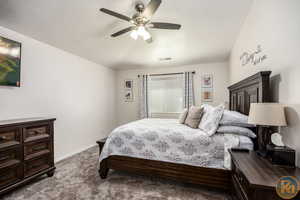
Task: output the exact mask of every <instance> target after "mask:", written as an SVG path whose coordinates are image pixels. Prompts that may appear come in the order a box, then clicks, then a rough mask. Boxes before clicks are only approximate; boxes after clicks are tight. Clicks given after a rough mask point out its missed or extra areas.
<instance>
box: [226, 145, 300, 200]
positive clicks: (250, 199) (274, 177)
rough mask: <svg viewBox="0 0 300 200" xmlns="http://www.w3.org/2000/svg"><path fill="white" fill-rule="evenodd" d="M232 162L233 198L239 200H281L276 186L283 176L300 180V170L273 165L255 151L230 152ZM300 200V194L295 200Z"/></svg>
mask: <svg viewBox="0 0 300 200" xmlns="http://www.w3.org/2000/svg"><path fill="white" fill-rule="evenodd" d="M229 152H230V154H231V161H232V184H233V196H234V198H236V199H239V200H281V198H280V197H279V196H278V195H277V193H276V186H277V183H278V181H279V179H280V178H281V177H283V176H294V177H298V179H299V178H300V169H299V168H290V167H283V166H276V165H272V163H271V162H270V161H268V160H267V159H265V158H262V157H260V156H257V155H256V153H255V152H254V151H250V152H239V151H232V150H230V151H229ZM299 181H300V180H299ZM293 199H294V200H296V199H298V200H299V199H300V193H298V195H297V196H296V197H295V198H293Z"/></svg>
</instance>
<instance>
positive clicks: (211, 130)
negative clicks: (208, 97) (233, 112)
mask: <svg viewBox="0 0 300 200" xmlns="http://www.w3.org/2000/svg"><path fill="white" fill-rule="evenodd" d="M202 107H203V108H204V114H203V117H202V119H201V122H200V124H199V128H200V129H201V130H203V131H204V132H206V133H207V134H208V135H209V136H212V135H213V134H215V133H216V132H217V129H218V127H219V122H220V120H221V118H222V115H223V112H224V105H219V106H217V107H213V106H210V105H203V106H202Z"/></svg>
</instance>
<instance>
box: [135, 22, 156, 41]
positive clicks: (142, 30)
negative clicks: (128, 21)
mask: <svg viewBox="0 0 300 200" xmlns="http://www.w3.org/2000/svg"><path fill="white" fill-rule="evenodd" d="M130 36H131V37H132V38H133V39H134V40H137V39H138V37H139V36H140V37H142V38H143V39H144V40H145V41H147V40H149V39H150V38H151V35H150V33H149V32H148V31H147V30H146V29H145V27H144V26H139V27H138V28H137V30H133V31H132V32H131V34H130Z"/></svg>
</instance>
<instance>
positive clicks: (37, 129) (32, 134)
mask: <svg viewBox="0 0 300 200" xmlns="http://www.w3.org/2000/svg"><path fill="white" fill-rule="evenodd" d="M23 137H24V142H31V141H35V140H39V139H42V138H49V137H50V126H49V124H39V125H34V126H29V127H26V128H24V129H23Z"/></svg>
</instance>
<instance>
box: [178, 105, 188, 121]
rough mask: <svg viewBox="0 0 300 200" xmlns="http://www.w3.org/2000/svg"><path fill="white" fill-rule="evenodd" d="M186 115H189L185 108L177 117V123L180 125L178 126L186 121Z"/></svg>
mask: <svg viewBox="0 0 300 200" xmlns="http://www.w3.org/2000/svg"><path fill="white" fill-rule="evenodd" d="M188 113H189V110H188V109H187V108H185V109H184V110H183V111H182V113H181V114H180V116H179V123H180V124H184V122H185V119H186V117H187V115H188Z"/></svg>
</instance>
